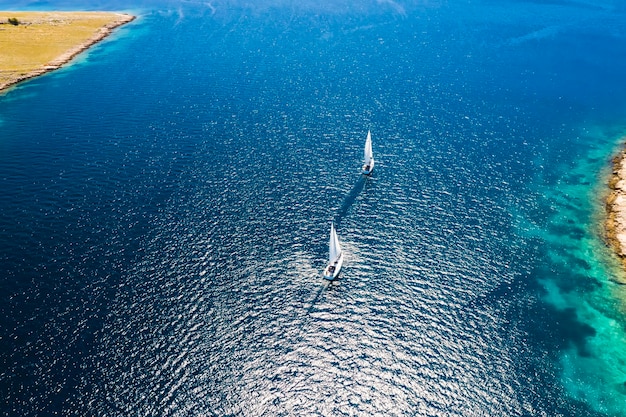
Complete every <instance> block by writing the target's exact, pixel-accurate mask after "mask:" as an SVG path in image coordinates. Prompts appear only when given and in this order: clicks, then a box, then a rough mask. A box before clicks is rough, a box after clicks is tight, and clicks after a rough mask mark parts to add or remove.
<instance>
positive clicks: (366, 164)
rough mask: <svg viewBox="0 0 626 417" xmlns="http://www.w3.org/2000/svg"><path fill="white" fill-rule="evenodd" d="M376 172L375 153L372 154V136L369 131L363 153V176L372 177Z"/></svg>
mask: <svg viewBox="0 0 626 417" xmlns="http://www.w3.org/2000/svg"><path fill="white" fill-rule="evenodd" d="M373 170H374V152H372V134H371V132H370V131H369V130H368V131H367V139H365V150H364V151H363V171H362V172H363V174H365V175H371V174H372V171H373Z"/></svg>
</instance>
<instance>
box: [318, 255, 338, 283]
mask: <svg viewBox="0 0 626 417" xmlns="http://www.w3.org/2000/svg"><path fill="white" fill-rule="evenodd" d="M342 266H343V253H342V254H341V255H339V258H337V259H336V260H335V261H333V262H331V263H329V264H328V266H327V267H326V269H324V274H323V276H324V279H327V280H329V281H332V280H334V279H335V278H337V277H338V276H339V272H341V267H342Z"/></svg>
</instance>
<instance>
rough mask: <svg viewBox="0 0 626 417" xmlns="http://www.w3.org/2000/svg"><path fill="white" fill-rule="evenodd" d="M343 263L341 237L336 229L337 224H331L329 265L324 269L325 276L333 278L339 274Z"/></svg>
mask: <svg viewBox="0 0 626 417" xmlns="http://www.w3.org/2000/svg"><path fill="white" fill-rule="evenodd" d="M342 265H343V251H342V250H341V246H340V245H339V238H338V237H337V232H336V231H335V225H334V224H333V223H331V224H330V240H329V242H328V266H327V267H326V269H325V270H324V278H326V279H328V280H333V279H335V278H337V275H339V271H341V266H342Z"/></svg>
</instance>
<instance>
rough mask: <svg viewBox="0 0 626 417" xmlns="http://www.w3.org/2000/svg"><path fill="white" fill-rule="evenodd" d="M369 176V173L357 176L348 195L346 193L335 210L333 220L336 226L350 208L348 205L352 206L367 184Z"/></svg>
mask: <svg viewBox="0 0 626 417" xmlns="http://www.w3.org/2000/svg"><path fill="white" fill-rule="evenodd" d="M370 178H371V175H370V176H367V175H361V176H359V179H358V180H357V181H356V183H355V184H354V185H353V186H352V188H351V189H350V191H349V192H348V195H346V198H344V199H343V202H342V203H341V206H339V210H338V211H337V214H336V215H335V218H334V220H333V221H334V223H335V224H336V225H337V226H339V225H340V224H341V220H343V219H344V218H345V217H346V215H347V214H348V210H350V207H352V205H353V204H354V202H355V201H356V199H357V197H358V196H359V194H361V192H362V191H363V189H364V188H365V184H367V182H368V181H369V180H370Z"/></svg>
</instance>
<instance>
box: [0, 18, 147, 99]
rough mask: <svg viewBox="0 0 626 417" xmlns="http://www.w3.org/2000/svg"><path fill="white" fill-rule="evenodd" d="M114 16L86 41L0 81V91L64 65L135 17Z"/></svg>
mask: <svg viewBox="0 0 626 417" xmlns="http://www.w3.org/2000/svg"><path fill="white" fill-rule="evenodd" d="M115 15H116V16H118V18H117V19H115V20H113V21H111V22H109V23H107V24H105V25H104V26H102V27H101V28H100V29H99V30H98V31H97V32H96V33H95V34H94V35H93V36H92V37H90V38H89V39H87V40H86V41H84V42H82V43H80V44H78V45H76V46H74V47H73V48H71V49H69V50H67V51H65V52H64V53H63V54H61V55H59V56H58V57H56V58H55V59H53V60H52V61H50V62H48V63H47V64H46V65H43V66H42V67H40V68H35V69H33V70H31V71H28V72H27V73H24V74H15V75H12V76H10V77H9V79H8V80H7V81H4V82H0V92H2V91H3V90H5V89H7V88H9V87H11V86H13V85H15V84H17V83H20V82H22V81H25V80H28V79H31V78H34V77H38V76H40V75H43V74H45V73H48V72H50V71H54V70H56V69H58V68H60V67H62V66H63V65H65V64H66V63H68V62H70V61H71V60H72V59H73V58H74V57H75V56H76V55H78V54H80V53H81V52H83V51H85V50H86V49H88V48H89V47H91V46H92V45H94V44H96V43H98V42H99V41H101V40H102V39H104V38H106V37H107V36H109V35H110V34H111V33H112V32H113V30H114V29H115V28H117V27H119V26H122V25H124V24H126V23H129V22H131V21H133V20H134V19H135V16H132V15H129V14H123V13H116V14H115Z"/></svg>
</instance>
